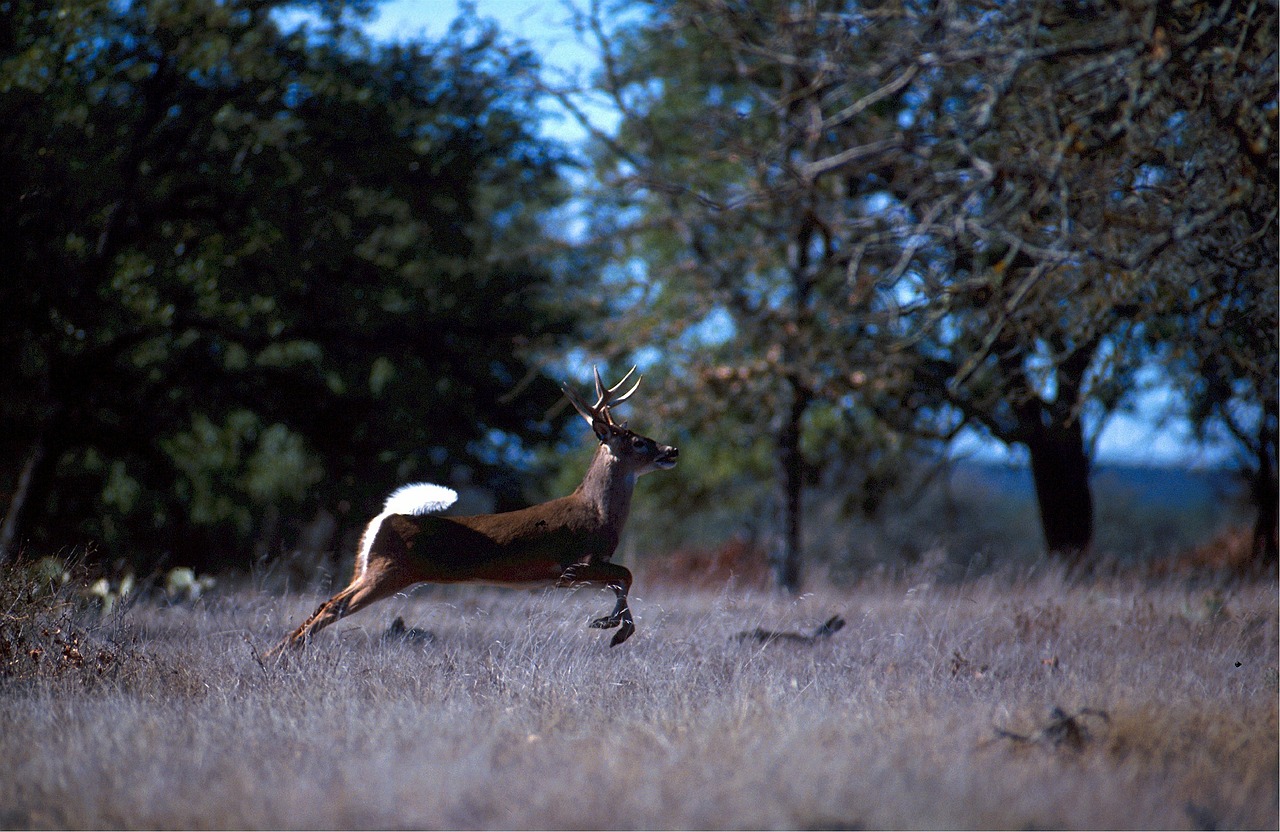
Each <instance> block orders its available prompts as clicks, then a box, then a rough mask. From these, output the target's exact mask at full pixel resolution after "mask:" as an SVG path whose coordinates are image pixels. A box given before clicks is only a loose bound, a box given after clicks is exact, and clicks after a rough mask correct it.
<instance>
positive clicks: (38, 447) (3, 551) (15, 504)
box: [0, 437, 45, 566]
mask: <svg viewBox="0 0 1280 832" xmlns="http://www.w3.org/2000/svg"><path fill="white" fill-rule="evenodd" d="M44 455H45V447H44V438H43V437H40V438H37V439H36V441H35V442H34V443H33V444H32V446H31V452H30V453H29V454H28V455H27V461H26V462H25V463H24V464H23V466H22V471H21V472H19V474H18V481H17V482H16V483H15V484H14V487H13V495H12V496H11V497H10V498H9V509H8V511H6V512H5V515H4V523H3V525H0V566H3V565H4V564H6V563H8V562H9V561H10V560H12V559H13V558H15V557H17V554H18V542H17V540H18V527H19V524H20V523H21V520H22V513H23V509H25V508H26V504H27V498H28V497H29V496H30V495H31V481H32V479H34V477H35V473H36V469H37V468H39V467H40V463H41V461H43V460H44Z"/></svg>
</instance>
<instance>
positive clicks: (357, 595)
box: [267, 568, 416, 657]
mask: <svg viewBox="0 0 1280 832" xmlns="http://www.w3.org/2000/svg"><path fill="white" fill-rule="evenodd" d="M414 583H416V581H414V580H413V579H412V578H410V577H408V576H406V575H404V574H401V573H398V572H395V571H390V570H381V569H376V568H370V569H366V570H364V572H363V573H362V574H361V575H360V576H359V577H357V578H356V579H355V580H353V581H352V582H351V584H350V585H349V586H348V587H347V588H346V589H344V590H342V591H341V592H339V593H338V594H337V595H334V596H333V597H332V598H330V599H329V600H328V601H325V602H324V603H323V604H321V605H320V606H319V607H317V608H316V611H315V612H313V613H312V614H311V615H310V617H308V618H307V620H306V621H304V622H302V624H301V625H299V627H298V628H297V629H296V630H294V631H293V632H292V633H290V634H289V635H288V636H286V637H285V639H284V641H282V642H281V643H280V644H279V645H278V646H276V647H275V648H274V649H273V650H272V651H271V652H270V653H268V654H267V655H268V657H275V656H278V655H280V654H281V653H283V652H285V651H286V650H289V649H295V650H296V649H299V648H302V647H305V646H306V645H307V643H308V642H310V641H311V637H312V636H314V635H315V634H316V633H317V632H319V631H320V630H323V629H324V628H325V627H328V626H329V625H330V624H333V623H334V622H337V621H341V620H342V619H343V618H346V617H347V616H348V615H351V614H352V613H353V612H359V611H360V610H362V609H364V608H365V607H367V606H369V605H370V604H372V603H374V602H375V601H381V600H382V599H383V598H386V597H388V596H391V595H394V594H396V593H397V592H400V591H401V590H403V589H407V588H408V587H410V586H412V585H413V584H414Z"/></svg>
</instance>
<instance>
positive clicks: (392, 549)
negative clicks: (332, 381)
mask: <svg viewBox="0 0 1280 832" xmlns="http://www.w3.org/2000/svg"><path fill="white" fill-rule="evenodd" d="M635 369H636V368H635V367H632V368H631V370H629V371H628V372H627V374H626V375H625V376H623V378H622V380H621V381H619V382H618V383H617V384H615V385H614V386H613V387H609V388H606V387H605V386H604V382H603V381H602V380H601V378H600V372H599V370H596V369H594V368H593V371H592V372H593V373H594V375H595V388H596V402H595V404H593V405H588V404H587V403H586V402H585V401H584V400H583V399H581V398H579V396H578V395H577V394H576V393H575V392H574V391H573V389H572V388H570V387H569V386H568V385H563V386H562V387H561V390H562V391H563V392H564V395H565V397H566V398H568V400H569V402H570V404H572V405H573V407H574V409H575V410H577V412H578V414H579V415H581V416H582V418H583V419H585V420H586V421H587V424H588V425H590V426H591V430H592V432H593V433H594V434H595V437H596V438H597V439H598V440H599V441H600V445H599V447H598V448H597V449H596V452H595V455H594V456H593V457H592V459H591V464H590V465H589V466H588V468H587V472H586V474H585V475H584V476H583V478H582V483H581V484H580V485H579V486H578V487H577V488H576V489H574V491H573V493H572V494H569V495H568V496H566V497H560V498H558V499H554V500H550V501H548V502H545V503H540V504H538V505H534V506H530V507H528V508H523V509H518V510H515V511H507V512H500V513H497V514H475V515H469V516H449V515H441V514H439V513H438V512H441V511H444V510H445V509H447V508H449V506H451V505H452V504H453V503H454V502H455V501H456V500H457V494H456V493H455V492H454V491H453V490H452V489H450V488H446V487H444V486H441V485H436V484H434V483H413V484H410V485H406V486H403V487H401V488H399V489H397V490H396V491H394V492H393V493H392V494H391V495H390V496H389V497H388V498H387V500H386V503H385V504H384V506H383V510H382V512H381V513H379V514H378V515H377V516H375V517H374V518H373V519H372V520H370V521H369V523H368V525H367V526H366V527H365V529H364V534H363V535H362V536H361V539H360V544H359V547H358V550H357V553H356V563H355V572H354V574H353V575H352V578H351V582H350V584H348V585H347V587H346V588H345V589H343V590H342V591H341V592H339V593H337V594H336V595H334V596H333V597H332V598H330V599H329V600H327V601H325V602H324V603H323V604H321V605H320V606H319V607H318V608H317V609H316V611H315V612H314V613H312V614H311V616H310V617H308V618H307V619H306V620H305V621H303V622H302V624H301V625H299V626H298V628H297V629H295V630H293V631H292V632H291V633H290V634H289V635H288V636H286V637H285V639H284V641H283V642H281V643H280V644H279V645H278V646H277V647H275V648H274V649H272V650H271V651H270V652H269V653H268V656H269V657H277V656H280V655H281V654H284V653H286V652H288V651H291V650H296V649H298V648H302V647H304V646H306V644H308V643H309V642H310V641H311V639H312V637H314V636H315V634H316V633H317V632H319V631H320V630H322V629H324V628H325V627H328V626H329V625H330V624H333V623H334V622H336V621H339V620H341V619H343V618H345V617H346V616H348V615H351V614H352V613H355V612H358V611H359V610H362V609H364V608H365V607H367V606H369V605H370V604H372V603H374V602H376V601H380V600H382V599H383V598H387V597H389V596H391V595H395V594H396V593H398V592H402V591H404V590H405V589H408V588H409V587H410V586H413V585H414V584H418V583H424V582H425V583H437V584H483V585H492V586H507V587H518V588H536V587H545V586H553V587H576V586H580V585H590V584H594V585H598V586H603V587H607V588H608V589H610V590H612V591H613V593H614V595H615V596H616V603H615V605H614V608H613V612H611V613H609V614H608V615H606V616H602V617H600V618H597V619H595V620H593V621H592V622H591V624H590V626H591V627H594V628H598V629H613V628H617V632H616V633H614V635H613V638H612V639H611V640H610V642H609V646H610V647H617V646H618V645H619V644H622V643H623V642H624V641H626V640H627V639H628V638H630V637H631V636H632V635H633V634H634V633H635V631H636V626H635V620H634V618H633V616H632V614H631V608H630V607H629V606H628V604H627V593H628V592H629V591H630V589H631V572H630V570H628V569H627V568H626V567H624V566H621V565H619V564H616V563H610V558H612V557H613V553H614V550H615V549H617V547H618V541H619V539H620V537H621V535H622V528H623V526H624V525H625V524H626V522H627V515H628V513H629V512H630V510H631V496H632V492H633V491H634V489H635V484H636V480H637V479H638V478H639V477H641V476H642V475H644V474H647V473H650V472H652V471H660V470H666V469H670V468H673V467H675V464H676V459H677V457H678V456H679V453H680V452H679V450H678V449H677V448H675V447H674V446H671V445H664V444H661V443H659V442H656V441H654V440H653V439H650V438H649V437H647V436H641V435H640V434H638V433H636V432H635V431H633V430H631V429H630V428H628V427H627V423H626V422H622V423H618V422H616V421H614V418H613V413H612V409H613V408H615V407H617V406H618V405H620V404H622V403H623V402H625V401H627V400H628V399H629V398H631V396H632V395H633V394H634V393H635V392H636V390H637V389H638V388H639V386H640V378H637V379H636V381H635V384H633V385H632V387H631V389H629V390H628V391H627V392H625V393H622V394H618V391H619V390H620V389H621V388H622V386H623V385H624V384H626V382H627V380H628V379H630V378H631V375H632V373H634V372H635Z"/></svg>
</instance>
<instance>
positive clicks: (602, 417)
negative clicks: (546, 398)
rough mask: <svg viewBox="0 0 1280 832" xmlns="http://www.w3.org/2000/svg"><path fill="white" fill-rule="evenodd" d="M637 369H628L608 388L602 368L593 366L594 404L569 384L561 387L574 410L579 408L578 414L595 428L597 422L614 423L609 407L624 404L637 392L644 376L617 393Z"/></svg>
mask: <svg viewBox="0 0 1280 832" xmlns="http://www.w3.org/2000/svg"><path fill="white" fill-rule="evenodd" d="M635 371H636V368H635V367H632V368H631V369H630V370H627V374H626V375H625V376H623V377H622V380H621V381H619V382H618V383H617V384H615V385H613V386H612V387H610V388H608V389H606V388H605V386H604V381H603V380H601V378H600V370H599V369H598V368H595V367H592V368H591V372H592V373H594V374H595V381H596V403H595V404H594V405H588V404H587V403H586V402H584V401H583V400H582V399H581V398H579V396H578V394H577V393H575V392H573V388H571V387H569V385H567V384H565V385H563V386H561V388H560V389H561V390H563V391H564V394H565V396H567V397H568V399H569V402H570V403H571V404H572V405H573V408H574V410H577V411H578V414H579V415H580V416H582V418H583V419H586V420H587V424H588V425H591V429H592V430H595V428H596V425H597V423H603V424H605V425H613V424H614V421H613V416H612V415H610V413H609V408H611V407H614V406H615V405H619V404H622V403H623V402H625V401H626V400H627V399H629V398H631V395H632V394H633V393H635V392H636V389H637V388H638V387H639V386H640V380H641V379H643V378H644V376H639V377H637V378H636V383H635V384H633V385H631V389H630V390H628V391H627V392H625V393H623V394H622V395H620V396H619V395H616V394H617V392H618V391H619V390H621V389H622V385H624V384H626V383H627V379H629V378H631V374H632V373H634V372H635Z"/></svg>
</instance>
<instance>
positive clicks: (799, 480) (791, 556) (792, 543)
mask: <svg viewBox="0 0 1280 832" xmlns="http://www.w3.org/2000/svg"><path fill="white" fill-rule="evenodd" d="M791 390H792V392H791V404H790V406H789V407H788V408H787V412H786V414H785V415H784V417H783V420H784V421H783V425H782V429H781V430H780V431H779V434H778V482H779V486H780V489H781V495H780V497H781V504H782V540H781V541H780V544H779V547H778V549H777V550H776V551H775V552H774V553H773V578H774V582H775V583H776V584H777V585H778V587H779V588H781V589H785V590H786V591H788V592H792V593H795V592H799V591H800V557H801V532H802V519H801V514H802V509H801V496H802V492H803V489H804V460H803V459H802V457H801V453H800V423H801V420H803V418H804V412H805V409H806V408H808V406H809V398H808V396H807V395H806V394H805V392H804V391H803V390H802V389H800V388H799V386H798V385H796V384H795V383H793V384H792V387H791Z"/></svg>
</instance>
